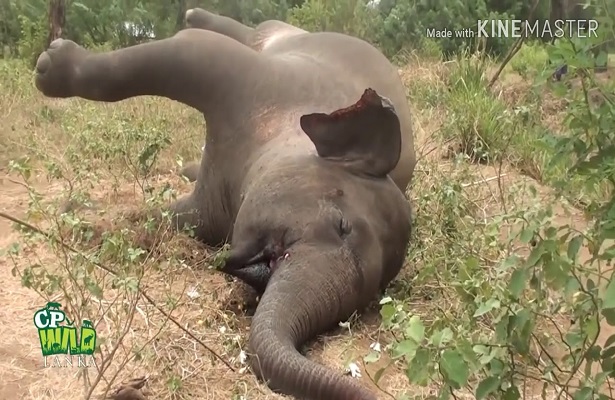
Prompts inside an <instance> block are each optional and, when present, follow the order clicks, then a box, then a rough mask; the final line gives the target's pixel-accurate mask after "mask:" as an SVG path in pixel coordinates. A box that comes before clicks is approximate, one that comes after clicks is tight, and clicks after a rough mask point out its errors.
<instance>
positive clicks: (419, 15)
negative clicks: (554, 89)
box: [0, 0, 550, 58]
mask: <svg viewBox="0 0 615 400" xmlns="http://www.w3.org/2000/svg"><path fill="white" fill-rule="evenodd" d="M529 4H530V2H527V1H520V0H508V1H496V0H468V1H461V0H421V1H416V0H380V1H378V2H373V1H371V2H368V1H366V0H228V1H226V0H225V1H222V0H172V1H163V0H111V1H105V2H101V1H94V0H67V1H66V25H65V27H64V32H63V37H65V38H68V39H72V40H74V41H76V42H78V43H80V44H83V45H85V46H104V47H109V46H110V47H112V48H116V47H119V46H127V45H131V44H135V43H137V42H140V41H143V40H147V38H148V36H149V33H152V34H153V35H155V37H157V38H163V37H168V36H171V35H172V34H173V33H174V32H176V31H177V30H179V29H181V28H182V27H183V16H184V13H185V10H187V9H189V8H192V7H202V8H205V9H207V10H210V11H213V12H217V13H219V14H222V15H226V16H228V17H231V18H234V19H236V20H238V21H241V22H242V23H244V24H247V25H251V26H254V25H257V24H259V23H260V22H263V21H265V20H268V19H279V20H285V21H288V22H290V23H292V24H295V25H298V26H301V27H303V28H306V29H308V30H312V31H320V30H330V31H338V32H345V33H349V34H352V35H355V36H358V37H361V38H363V39H366V40H368V41H370V42H371V43H373V44H376V45H378V46H379V47H380V48H381V49H382V50H383V52H385V54H387V55H388V56H390V57H392V56H394V55H396V54H398V53H399V52H400V51H401V50H404V49H406V50H408V49H417V48H421V47H424V46H425V43H424V42H425V37H426V34H425V32H426V29H427V28H435V29H445V28H447V29H451V30H456V29H465V28H473V29H475V28H476V21H477V20H478V19H483V18H526V17H527V16H528V14H529V11H530V5H529ZM47 8H48V2H47V1H46V0H1V1H0V43H2V45H3V54H4V56H5V57H6V56H7V55H14V56H20V57H24V58H32V57H36V54H38V53H39V52H40V51H42V50H43V47H44V45H45V43H44V42H45V37H46V35H47V31H48V28H47ZM549 12H550V2H549V1H545V0H540V4H539V7H537V10H536V11H535V12H534V17H536V18H548V16H549ZM127 23H129V24H132V26H134V27H135V29H132V30H131V29H129V27H127V26H126V24H127ZM470 45H471V43H470V41H468V40H467V39H460V38H445V39H443V40H440V41H439V46H440V47H441V49H442V50H443V51H444V52H445V53H447V54H450V53H456V52H458V51H459V50H462V49H464V48H467V47H468V46H470ZM509 45H510V43H509V41H507V40H501V39H498V40H495V39H490V40H489V41H488V43H487V48H488V49H489V51H490V52H492V53H494V54H501V53H503V52H505V51H506V49H507V47H508V46H509Z"/></svg>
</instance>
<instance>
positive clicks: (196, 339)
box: [0, 211, 236, 372]
mask: <svg viewBox="0 0 615 400" xmlns="http://www.w3.org/2000/svg"><path fill="white" fill-rule="evenodd" d="M0 217H1V218H4V219H7V220H9V221H11V222H14V223H16V224H18V225H20V226H23V227H25V228H28V229H30V230H32V231H34V232H36V233H38V234H41V235H43V236H44V237H45V238H47V239H48V240H51V241H53V242H54V243H56V244H58V245H60V246H62V247H64V248H65V249H66V250H68V251H70V252H73V253H75V254H78V255H79V256H81V257H83V258H84V259H86V260H89V261H90V262H91V263H92V264H93V265H94V266H96V267H97V268H100V269H102V270H103V271H105V272H108V273H110V274H111V275H113V276H118V274H117V273H116V272H115V271H113V270H112V269H110V268H109V267H107V266H105V265H102V264H101V263H99V262H97V261H94V260H91V259H90V258H89V257H88V256H87V255H86V254H84V253H83V252H81V251H79V250H77V249H75V248H74V247H72V246H71V245H69V244H66V243H64V241H62V240H60V239H58V238H57V237H55V236H53V235H50V234H49V233H47V232H45V231H43V230H42V229H40V228H37V227H36V226H34V225H32V224H30V223H28V222H26V221H23V220H21V219H19V218H16V217H13V216H12V215H9V214H6V213H4V212H2V211H0ZM137 290H138V291H139V294H140V295H141V296H143V297H144V298H145V299H146V300H147V302H148V303H149V304H151V305H152V306H153V307H154V308H155V309H157V310H158V311H159V312H160V313H161V314H162V315H164V316H165V317H166V318H168V319H169V320H170V321H171V322H173V324H175V325H176V326H177V327H178V328H179V329H181V330H182V331H184V332H185V333H186V334H187V335H188V336H190V337H191V338H192V339H194V340H195V341H196V342H197V343H198V344H200V345H201V346H203V348H204V349H206V350H207V351H209V352H210V353H211V354H213V355H214V357H216V358H217V359H218V360H220V361H222V363H223V364H224V365H226V366H227V367H228V368H229V369H230V370H231V371H233V372H236V371H235V368H233V366H232V365H231V364H229V363H228V362H227V361H226V360H225V359H224V358H222V356H220V355H219V354H218V353H216V352H215V351H214V350H213V349H212V348H210V347H209V346H207V345H206V344H205V343H203V341H202V340H200V339H199V338H197V337H196V336H194V335H193V334H192V333H191V332H190V331H188V330H187V329H186V328H184V327H183V326H182V325H181V324H180V323H179V322H177V321H176V320H175V319H174V318H173V317H171V315H169V314H168V313H167V312H166V311H165V310H163V309H162V308H161V307H160V306H158V304H156V302H154V300H153V299H152V298H151V297H149V295H148V294H147V293H146V292H145V291H144V290H143V289H141V288H140V287H137Z"/></svg>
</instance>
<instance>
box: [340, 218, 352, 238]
mask: <svg viewBox="0 0 615 400" xmlns="http://www.w3.org/2000/svg"><path fill="white" fill-rule="evenodd" d="M338 229H339V234H340V237H344V236H346V235H348V234H349V233H350V232H351V231H352V227H351V226H350V222H349V221H348V220H347V219H346V218H344V217H342V218H341V219H340V224H339V227H338Z"/></svg>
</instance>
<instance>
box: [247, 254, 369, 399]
mask: <svg viewBox="0 0 615 400" xmlns="http://www.w3.org/2000/svg"><path fill="white" fill-rule="evenodd" d="M314 251H316V250H314ZM312 253H313V252H312ZM315 258H316V259H315ZM332 259H337V260H336V263H335V264H334V265H332V264H331V262H332V261H333V260H332ZM282 263H283V265H280V266H279V269H277V270H276V271H275V273H274V274H273V276H272V277H271V280H270V281H269V285H268V286H267V289H266V291H265V293H264V295H263V297H262V299H261V301H260V303H259V305H258V308H257V310H256V313H255V315H254V318H253V320H252V327H251V329H250V341H249V347H250V353H252V356H251V366H252V369H253V370H254V372H255V374H256V375H257V376H258V377H259V378H261V379H262V380H264V381H267V382H268V385H269V387H270V388H271V389H272V390H274V391H277V392H281V393H284V394H288V395H292V396H295V397H297V398H299V399H305V400H376V396H375V395H374V394H373V393H372V392H370V391H369V390H368V389H367V388H365V387H363V386H361V385H360V384H359V383H358V382H356V381H355V380H353V379H352V378H350V377H347V376H344V375H342V373H341V372H335V371H333V370H331V369H329V368H327V367H325V366H323V365H320V364H317V363H315V362H313V361H311V360H308V359H307V358H305V357H304V356H303V355H301V354H300V353H299V351H298V350H297V348H298V347H299V346H301V345H302V344H303V343H304V342H305V341H307V340H309V339H311V338H314V337H315V336H317V335H318V334H321V333H323V332H325V331H326V330H328V329H330V328H332V327H333V326H335V325H336V324H337V323H338V322H339V321H340V320H344V319H346V318H348V317H349V316H350V315H351V314H352V312H353V311H354V309H355V308H356V307H357V305H358V302H359V301H360V298H359V297H358V294H357V288H358V282H360V281H361V280H362V278H361V276H360V274H361V272H360V270H359V269H358V268H356V267H355V266H353V265H351V263H352V261H351V260H349V259H348V258H347V257H338V256H336V257H327V256H326V254H323V253H322V252H321V253H319V254H316V255H312V256H311V257H309V259H308V258H306V257H300V256H298V254H296V253H295V254H291V257H290V258H289V259H288V260H285V261H283V262H282Z"/></svg>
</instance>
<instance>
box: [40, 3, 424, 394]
mask: <svg viewBox="0 0 615 400" xmlns="http://www.w3.org/2000/svg"><path fill="white" fill-rule="evenodd" d="M199 16H200V17H203V18H201V19H199V18H197V17H199ZM187 21H188V23H189V24H192V25H194V26H196V27H197V29H194V28H192V29H186V30H182V31H180V32H179V33H177V34H176V35H175V36H174V37H172V38H168V39H163V40H159V41H154V42H149V43H145V44H140V45H136V46H132V47H128V48H124V49H119V50H115V51H110V52H104V53H91V52H89V51H88V50H85V49H84V48H82V47H80V46H78V45H77V44H75V43H74V42H72V41H67V40H57V41H55V42H53V43H52V44H51V46H50V48H49V49H48V50H47V51H46V52H44V53H43V54H41V55H40V57H39V59H38V63H37V66H36V69H37V76H36V86H37V88H38V89H39V90H40V91H41V92H43V93H44V94H45V95H47V96H49V97H62V98H65V97H71V96H78V97H82V98H85V99H90V100H94V101H105V102H115V101H120V100H124V99H127V98H129V97H134V96H142V95H157V96H164V97H167V98H170V99H173V100H176V101H179V102H182V103H184V104H186V105H188V106H191V107H194V108H195V109H197V110H199V111H201V112H202V113H203V115H204V117H205V119H206V121H207V136H206V146H205V148H204V150H203V155H202V159H201V162H200V164H198V168H196V169H195V170H194V171H195V176H194V178H195V179H196V184H195V187H194V190H193V192H192V193H191V194H189V195H186V196H184V197H183V198H180V199H179V200H178V201H176V202H175V203H173V204H172V205H171V206H170V208H171V210H172V211H174V212H175V213H176V214H177V217H176V223H177V224H178V226H180V227H181V226H183V225H184V224H185V223H188V224H191V225H195V226H196V229H195V230H194V232H195V234H196V236H197V237H198V238H199V239H200V240H202V241H203V242H205V243H207V244H209V245H212V246H214V245H220V244H222V243H223V242H224V241H225V240H226V239H227V238H228V237H230V238H231V253H230V257H229V259H228V261H227V263H226V265H225V267H224V270H225V272H227V273H228V274H231V275H233V276H236V277H239V278H240V279H242V280H244V281H245V282H247V283H248V284H250V285H252V286H253V287H255V288H256V289H257V290H258V291H260V292H261V293H262V292H264V293H263V294H262V297H261V301H260V303H259V305H258V307H257V310H256V312H255V315H254V317H253V320H252V328H251V332H250V338H249V350H250V353H251V354H252V356H251V357H250V363H251V366H252V369H253V371H254V372H255V373H256V374H257V375H258V376H259V377H260V378H262V379H263V380H265V381H268V385H269V386H270V387H271V388H272V389H273V390H275V391H278V392H281V393H285V394H289V395H293V396H295V397H298V398H303V399H317V400H323V399H336V400H338V399H340V400H341V399H354V400H359V399H361V400H368V399H369V400H373V399H376V395H375V394H374V393H372V392H371V391H370V390H368V389H367V388H365V387H363V386H362V385H361V384H359V383H358V382H356V381H355V380H353V379H352V378H349V377H346V376H343V375H342V374H340V373H336V372H334V371H331V370H330V369H328V368H326V367H324V366H322V365H320V364H317V363H315V362H313V361H311V360H308V359H306V358H305V357H304V356H303V355H301V354H300V352H299V351H298V350H297V348H298V347H299V346H301V345H302V344H303V343H305V342H306V341H308V340H309V339H312V338H314V337H315V336H316V335H318V334H321V333H323V332H325V331H327V330H328V329H330V328H332V327H334V326H336V324H337V323H338V322H339V321H344V320H346V319H347V318H349V317H350V315H351V314H352V313H353V312H354V311H355V310H361V309H363V308H364V307H365V306H366V305H367V304H368V303H369V302H370V301H371V300H373V299H374V298H376V297H377V296H378V294H379V293H380V292H381V291H382V290H383V289H384V288H385V287H386V286H387V285H388V284H389V283H390V281H391V280H392V279H394V278H395V277H396V275H397V274H398V273H399V271H400V269H401V267H402V264H403V261H404V258H405V256H406V251H407V245H408V241H409V239H410V235H411V221H410V206H409V203H408V201H407V199H406V197H405V196H404V193H403V191H405V189H406V186H407V185H408V183H409V182H410V180H411V178H412V175H413V171H414V166H415V152H414V145H413V137H412V124H411V117H410V111H409V109H408V106H407V103H406V96H405V90H404V87H403V86H402V82H401V80H400V78H399V76H398V74H397V70H396V68H395V67H393V66H392V65H391V64H390V62H389V61H388V60H387V59H386V58H385V57H384V56H383V55H382V54H381V53H380V52H379V51H378V50H377V49H375V48H374V47H372V46H371V45H370V44H368V43H366V42H364V41H362V40H359V39H357V38H354V37H350V36H346V35H342V34H338V33H326V32H321V33H308V32H306V31H303V30H301V29H298V28H295V27H293V26H290V25H288V24H285V23H283V22H280V21H267V22H265V23H263V24H261V25H260V26H259V27H257V28H255V29H252V28H248V27H246V26H243V25H241V24H239V23H238V22H236V21H233V20H231V19H228V18H224V17H219V16H216V15H214V14H210V13H207V12H206V11H204V10H200V9H193V10H190V11H188V13H187ZM191 21H192V22H191ZM263 266H264V267H263Z"/></svg>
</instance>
